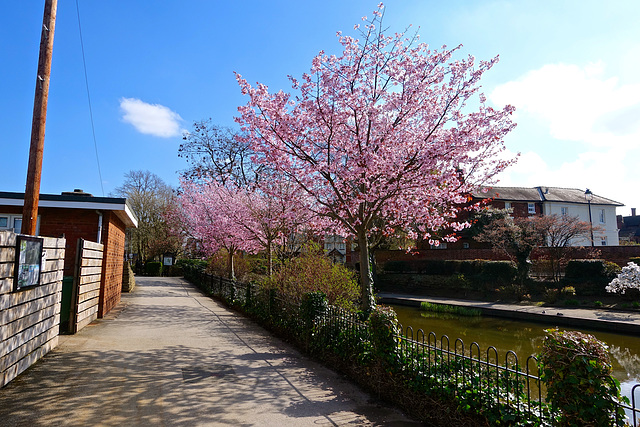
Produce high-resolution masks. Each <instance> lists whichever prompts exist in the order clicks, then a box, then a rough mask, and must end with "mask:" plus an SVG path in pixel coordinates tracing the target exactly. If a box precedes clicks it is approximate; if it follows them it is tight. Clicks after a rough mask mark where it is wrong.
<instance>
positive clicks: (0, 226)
mask: <svg viewBox="0 0 640 427" xmlns="http://www.w3.org/2000/svg"><path fill="white" fill-rule="evenodd" d="M0 230H9V231H13V232H14V233H16V234H20V233H21V232H22V215H12V214H0ZM39 234H40V215H38V221H37V222H36V235H39Z"/></svg>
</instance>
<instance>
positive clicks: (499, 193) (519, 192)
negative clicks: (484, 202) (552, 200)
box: [473, 187, 540, 202]
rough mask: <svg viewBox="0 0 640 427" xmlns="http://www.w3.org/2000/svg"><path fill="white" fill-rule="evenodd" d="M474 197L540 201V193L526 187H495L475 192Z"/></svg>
mask: <svg viewBox="0 0 640 427" xmlns="http://www.w3.org/2000/svg"><path fill="white" fill-rule="evenodd" d="M473 197H476V198H479V199H487V198H491V199H494V200H506V201H510V200H514V201H515V200H517V201H522V202H539V201H540V194H539V193H538V190H537V189H535V188H524V187H493V188H490V189H489V191H487V192H486V193H483V192H474V193H473Z"/></svg>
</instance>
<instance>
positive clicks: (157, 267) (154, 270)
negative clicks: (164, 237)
mask: <svg viewBox="0 0 640 427" xmlns="http://www.w3.org/2000/svg"><path fill="white" fill-rule="evenodd" d="M144 274H145V276H153V277H159V276H162V263H161V262H158V261H147V263H146V264H145V265H144Z"/></svg>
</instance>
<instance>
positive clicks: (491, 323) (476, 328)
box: [393, 306, 640, 397]
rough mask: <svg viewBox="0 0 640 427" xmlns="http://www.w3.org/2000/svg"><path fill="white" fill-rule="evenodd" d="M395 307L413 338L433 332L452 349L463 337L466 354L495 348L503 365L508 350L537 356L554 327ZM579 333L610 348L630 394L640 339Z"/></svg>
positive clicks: (639, 372)
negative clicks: (474, 346)
mask: <svg viewBox="0 0 640 427" xmlns="http://www.w3.org/2000/svg"><path fill="white" fill-rule="evenodd" d="M393 308H394V309H395V311H396V313H398V320H399V321H400V323H401V324H402V326H403V327H404V328H406V327H407V326H411V327H412V328H413V330H414V336H415V331H417V330H418V329H422V330H423V331H424V332H425V334H428V333H429V332H434V333H435V334H436V336H437V337H438V339H440V337H441V336H442V335H446V336H447V337H449V340H450V342H451V348H452V349H453V343H454V341H455V340H456V338H461V339H462V341H464V344H465V349H466V353H467V354H468V352H469V350H468V349H469V346H470V344H471V343H472V342H477V343H478V345H479V346H480V350H481V351H482V352H483V357H484V355H485V354H486V353H484V352H485V351H486V350H487V348H488V347H490V346H494V347H495V348H496V349H497V350H498V353H499V357H500V362H502V363H504V358H505V355H506V353H507V351H509V350H513V351H514V352H515V353H516V354H517V355H518V359H519V360H520V361H521V363H523V362H524V361H525V360H526V359H527V357H529V356H530V355H534V354H538V353H539V352H540V350H541V347H542V341H543V339H544V330H545V329H548V328H550V327H551V326H550V325H546V324H538V323H532V322H523V321H515V320H507V319H501V318H497V317H487V316H478V317H464V316H455V315H451V314H440V313H428V312H422V311H420V310H419V309H418V308H414V307H404V306H393ZM560 329H567V328H565V327H561V328H560ZM571 329H573V328H571ZM578 330H579V331H581V332H586V333H589V334H591V335H594V336H595V337H596V338H597V339H599V340H601V341H604V342H606V343H607V344H608V345H609V349H610V352H611V362H612V365H613V375H614V376H615V377H616V378H617V379H618V380H619V381H620V382H621V383H623V389H624V388H629V392H630V389H631V386H632V385H633V384H635V383H638V382H640V338H637V337H632V336H629V335H619V334H615V333H610V332H600V331H590V330H585V329H578ZM474 354H475V353H474ZM638 397H640V396H638Z"/></svg>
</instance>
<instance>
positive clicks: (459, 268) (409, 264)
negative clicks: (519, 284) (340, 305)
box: [384, 259, 518, 288]
mask: <svg viewBox="0 0 640 427" xmlns="http://www.w3.org/2000/svg"><path fill="white" fill-rule="evenodd" d="M517 271H518V269H517V268H516V266H515V264H514V263H513V262H511V261H487V260H437V259H428V260H411V261H407V260H392V261H387V262H386V263H385V264H384V272H386V273H405V274H406V273H418V274H425V275H429V276H434V275H435V276H448V277H452V278H453V279H451V282H449V283H447V285H449V286H452V287H462V288H469V287H472V286H474V285H476V286H478V285H483V284H486V283H491V284H492V285H498V286H499V285H508V284H510V283H512V282H513V281H514V279H515V277H516V274H517Z"/></svg>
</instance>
